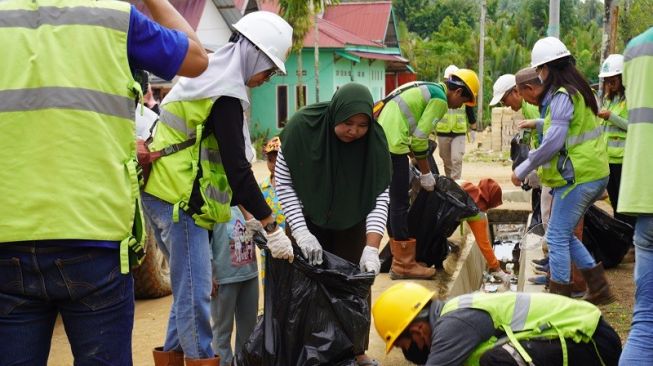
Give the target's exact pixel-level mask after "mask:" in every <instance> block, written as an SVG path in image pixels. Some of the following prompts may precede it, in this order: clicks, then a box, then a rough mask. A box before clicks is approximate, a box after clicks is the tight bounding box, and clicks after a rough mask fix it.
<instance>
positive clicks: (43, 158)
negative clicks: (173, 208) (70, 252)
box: [0, 0, 144, 273]
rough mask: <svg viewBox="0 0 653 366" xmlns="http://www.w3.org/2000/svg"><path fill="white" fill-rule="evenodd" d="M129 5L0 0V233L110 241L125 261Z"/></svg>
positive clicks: (131, 232) (129, 216) (132, 214)
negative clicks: (0, 203) (1, 54)
mask: <svg viewBox="0 0 653 366" xmlns="http://www.w3.org/2000/svg"><path fill="white" fill-rule="evenodd" d="M130 12H131V6H130V4H129V3H126V2H120V1H97V2H96V1H82V0H39V1H23V0H8V1H0V45H1V46H2V49H4V50H9V51H7V52H10V53H11V55H10V56H5V57H0V69H1V70H2V72H3V73H4V74H5V75H8V77H4V78H0V121H2V133H0V146H2V148H0V160H2V162H3V164H5V166H6V167H11V169H2V170H0V181H2V185H0V196H2V197H3V209H2V210H0V243H1V242H11V241H27V240H57V239H83V240H102V241H115V242H120V243H121V251H120V252H121V255H122V254H125V256H122V257H121V266H122V268H121V270H122V272H123V273H124V272H126V271H127V270H128V269H129V268H128V267H129V258H127V252H128V245H129V248H132V247H133V246H138V244H139V241H142V239H143V237H142V236H141V235H139V234H141V233H143V232H144V230H143V226H142V222H143V219H142V216H141V213H140V205H139V204H138V200H139V199H140V194H139V191H138V179H137V174H136V163H135V159H136V148H135V141H134V140H135V139H134V136H135V131H134V99H135V96H136V94H137V92H136V91H135V89H138V84H137V83H136V82H135V81H134V79H133V77H132V74H131V71H130V65H129V62H128V55H127V33H128V30H129V19H130ZM71 42H73V43H71ZM46 177H47V178H46ZM17 213H19V214H17ZM2 228H4V229H2ZM7 228H10V230H9V229H7ZM123 244H124V245H123ZM125 262H126V263H125Z"/></svg>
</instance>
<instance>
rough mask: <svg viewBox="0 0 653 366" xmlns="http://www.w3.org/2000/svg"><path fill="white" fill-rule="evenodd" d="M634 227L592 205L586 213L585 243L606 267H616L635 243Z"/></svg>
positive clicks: (595, 258) (596, 258) (597, 260)
mask: <svg viewBox="0 0 653 366" xmlns="http://www.w3.org/2000/svg"><path fill="white" fill-rule="evenodd" d="M633 233H634V230H633V227H632V226H630V225H628V224H627V223H625V222H623V221H620V220H618V219H615V218H614V217H612V216H610V215H609V214H608V213H607V212H605V211H603V210H602V209H600V208H598V207H596V206H594V205H592V206H591V207H590V208H589V210H587V212H586V213H585V221H584V225H583V244H585V247H586V248H587V250H589V252H590V253H591V254H592V256H593V257H594V260H596V262H603V267H604V268H613V267H616V266H617V265H618V264H619V263H621V260H622V259H623V258H624V256H625V255H626V253H627V252H628V249H630V247H631V246H632V245H633Z"/></svg>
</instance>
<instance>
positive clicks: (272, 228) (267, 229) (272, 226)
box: [263, 221, 277, 234]
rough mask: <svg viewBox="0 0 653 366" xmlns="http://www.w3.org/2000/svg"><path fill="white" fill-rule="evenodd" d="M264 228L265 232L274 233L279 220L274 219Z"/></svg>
mask: <svg viewBox="0 0 653 366" xmlns="http://www.w3.org/2000/svg"><path fill="white" fill-rule="evenodd" d="M263 230H265V232H266V233H268V234H272V233H273V232H274V231H275V230H277V222H276V221H272V222H271V223H269V224H267V225H265V226H263Z"/></svg>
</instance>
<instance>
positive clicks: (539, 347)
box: [372, 282, 621, 366]
mask: <svg viewBox="0 0 653 366" xmlns="http://www.w3.org/2000/svg"><path fill="white" fill-rule="evenodd" d="M434 295H435V292H433V291H430V290H428V289H427V288H425V287H423V286H421V285H418V284H416V283H413V282H403V283H399V284H396V285H394V286H392V287H390V288H389V289H387V290H386V291H385V292H383V293H382V294H381V295H379V297H378V299H377V301H376V302H375V303H374V305H373V307H372V314H373V316H374V326H375V328H376V331H377V333H378V334H379V336H380V337H381V339H383V341H384V342H385V345H386V353H389V352H390V351H391V350H392V349H393V348H394V347H397V348H401V350H402V351H403V353H404V357H405V358H406V359H407V360H409V361H411V362H413V363H415V364H418V365H424V364H426V365H429V366H445V365H447V366H454V365H471V366H474V365H480V366H486V365H487V366H491V365H492V366H494V365H517V366H522V365H547V366H557V365H560V366H563V365H564V366H567V365H604V366H613V365H617V362H618V360H619V355H620V354H621V340H620V339H619V335H618V334H617V332H615V330H614V329H613V328H612V327H611V326H610V325H609V324H608V323H607V322H606V321H605V320H604V319H603V317H602V316H601V310H600V309H599V308H598V307H596V306H595V305H592V304H590V303H588V302H586V301H580V300H574V299H570V298H567V297H563V296H559V295H553V294H545V293H524V292H520V293H516V292H503V293H498V294H486V293H480V292H476V293H471V294H465V295H461V296H458V297H454V298H453V299H450V300H448V301H440V300H437V299H435V298H433V296H434Z"/></svg>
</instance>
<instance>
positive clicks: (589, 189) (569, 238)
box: [546, 177, 608, 283]
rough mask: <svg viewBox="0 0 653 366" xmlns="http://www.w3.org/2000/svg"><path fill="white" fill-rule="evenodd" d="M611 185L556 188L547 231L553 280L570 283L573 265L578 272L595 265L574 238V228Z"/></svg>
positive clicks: (593, 183)
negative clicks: (572, 264) (572, 263)
mask: <svg viewBox="0 0 653 366" xmlns="http://www.w3.org/2000/svg"><path fill="white" fill-rule="evenodd" d="M607 184H608V178H607V177H606V178H603V179H598V180H595V181H591V182H586V183H579V184H577V185H576V186H572V185H566V186H563V187H556V188H553V190H552V193H553V204H552V207H551V218H550V219H549V224H548V227H547V229H546V243H547V245H548V246H549V266H550V269H551V280H553V281H555V282H558V283H569V281H570V279H571V261H574V263H575V264H576V267H578V268H579V269H588V268H592V267H594V266H595V265H596V262H595V261H594V258H592V255H591V254H590V253H589V251H587V248H585V246H584V245H583V243H582V242H581V241H580V240H579V239H578V238H577V237H576V236H575V235H574V228H576V225H578V222H579V221H580V219H581V218H582V217H583V216H584V215H585V212H586V211H587V209H588V208H589V207H590V206H591V205H592V204H593V203H594V202H595V201H596V200H597V199H598V198H599V197H600V196H601V194H602V193H603V191H604V190H605V187H606V186H607Z"/></svg>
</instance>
